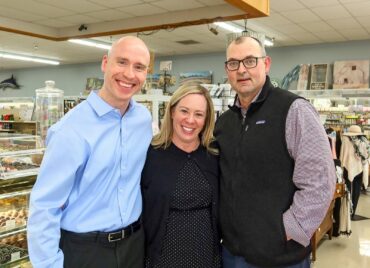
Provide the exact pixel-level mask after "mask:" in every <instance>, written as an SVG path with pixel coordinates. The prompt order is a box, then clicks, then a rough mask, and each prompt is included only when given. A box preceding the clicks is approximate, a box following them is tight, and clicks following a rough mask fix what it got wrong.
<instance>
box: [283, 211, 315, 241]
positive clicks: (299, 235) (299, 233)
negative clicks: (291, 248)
mask: <svg viewBox="0 0 370 268" xmlns="http://www.w3.org/2000/svg"><path fill="white" fill-rule="evenodd" d="M283 222H284V227H285V233H286V235H287V237H290V238H291V239H293V240H294V241H296V242H298V243H299V244H301V245H303V246H305V247H307V246H308V245H309V244H310V240H311V237H307V235H306V234H305V233H304V231H303V230H302V228H301V226H300V225H299V223H298V222H297V220H296V219H295V217H294V215H293V213H292V211H291V210H290V209H289V210H287V211H286V212H285V213H284V214H283Z"/></svg>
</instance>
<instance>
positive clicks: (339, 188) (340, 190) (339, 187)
mask: <svg viewBox="0 0 370 268" xmlns="http://www.w3.org/2000/svg"><path fill="white" fill-rule="evenodd" d="M344 191H345V190H344V183H337V184H336V187H335V192H334V196H333V200H332V201H331V203H330V206H329V209H328V212H327V213H326V215H325V218H324V220H323V221H322V223H321V224H320V226H319V228H317V230H316V231H315V233H314V234H313V236H312V238H311V247H312V261H315V260H316V249H317V245H318V244H319V242H320V241H321V239H322V238H323V237H324V235H325V234H328V235H329V239H330V240H331V238H332V235H333V209H334V203H335V199H336V198H340V197H342V196H344Z"/></svg>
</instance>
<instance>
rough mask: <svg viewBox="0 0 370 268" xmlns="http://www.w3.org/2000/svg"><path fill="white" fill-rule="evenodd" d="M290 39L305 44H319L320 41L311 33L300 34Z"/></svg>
mask: <svg viewBox="0 0 370 268" xmlns="http://www.w3.org/2000/svg"><path fill="white" fill-rule="evenodd" d="M292 37H293V38H294V39H295V40H297V41H301V42H304V43H307V44H312V43H319V42H320V39H319V38H318V37H317V36H315V35H314V34H311V33H307V32H306V33H302V34H294V35H293V36H292Z"/></svg>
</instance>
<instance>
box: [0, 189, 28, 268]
mask: <svg viewBox="0 0 370 268" xmlns="http://www.w3.org/2000/svg"><path fill="white" fill-rule="evenodd" d="M30 192H31V188H29V189H25V190H22V191H13V192H9V193H5V194H0V267H12V265H13V264H14V265H15V264H17V263H18V262H20V261H23V260H26V259H27V258H28V252H27V235H26V224H27V218H28V200H29V194H30Z"/></svg>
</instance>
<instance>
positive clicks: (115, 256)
mask: <svg viewBox="0 0 370 268" xmlns="http://www.w3.org/2000/svg"><path fill="white" fill-rule="evenodd" d="M60 248H61V249H62V251H63V254H64V267H65V268H143V267H144V230H143V228H140V229H139V230H137V231H136V232H135V233H133V234H131V236H129V237H128V238H125V239H122V240H119V241H117V242H108V241H106V242H102V241H99V240H97V239H92V238H91V237H84V236H81V235H79V234H75V233H71V232H65V231H62V233H61V239H60Z"/></svg>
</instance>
